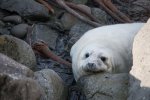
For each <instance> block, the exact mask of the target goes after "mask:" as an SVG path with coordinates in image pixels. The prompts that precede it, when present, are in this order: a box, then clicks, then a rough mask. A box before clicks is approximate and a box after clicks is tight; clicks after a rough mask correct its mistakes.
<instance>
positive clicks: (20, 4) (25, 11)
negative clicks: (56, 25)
mask: <svg viewBox="0 0 150 100" xmlns="http://www.w3.org/2000/svg"><path fill="white" fill-rule="evenodd" d="M0 8H1V9H5V10H8V11H10V12H17V13H18V14H19V15H21V16H25V17H27V18H30V19H33V20H35V19H38V20H47V19H48V17H49V15H48V10H47V9H46V8H45V7H44V6H43V5H41V4H39V3H37V2H36V1H34V0H0Z"/></svg>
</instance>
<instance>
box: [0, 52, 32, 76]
mask: <svg viewBox="0 0 150 100" xmlns="http://www.w3.org/2000/svg"><path fill="white" fill-rule="evenodd" d="M0 74H7V75H9V76H11V77H12V78H14V79H15V78H22V77H33V75H34V73H33V72H32V71H31V70H30V69H29V68H27V67H26V66H24V65H22V64H20V63H18V62H16V61H14V60H13V59H11V58H9V57H7V56H6V55H3V54H1V53H0Z"/></svg>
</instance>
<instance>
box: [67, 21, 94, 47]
mask: <svg viewBox="0 0 150 100" xmlns="http://www.w3.org/2000/svg"><path fill="white" fill-rule="evenodd" d="M92 28H94V27H92V26H90V25H88V24H86V23H84V22H82V21H78V22H77V23H76V24H75V25H74V26H73V27H72V28H71V30H70V32H69V36H70V40H69V42H68V46H69V48H71V46H72V45H73V44H74V43H75V42H76V41H77V40H78V39H79V38H80V37H81V36H82V35H83V34H84V33H85V32H87V31H88V30H90V29H92Z"/></svg>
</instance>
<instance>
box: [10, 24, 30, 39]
mask: <svg viewBox="0 0 150 100" xmlns="http://www.w3.org/2000/svg"><path fill="white" fill-rule="evenodd" d="M27 29H28V24H18V25H16V26H14V27H13V28H12V29H11V34H12V35H14V36H15V37H18V38H24V37H25V36H26V34H27V31H28V30H27Z"/></svg>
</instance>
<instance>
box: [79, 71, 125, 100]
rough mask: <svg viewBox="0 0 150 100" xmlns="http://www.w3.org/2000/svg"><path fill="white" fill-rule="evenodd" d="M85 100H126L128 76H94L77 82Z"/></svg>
mask: <svg viewBox="0 0 150 100" xmlns="http://www.w3.org/2000/svg"><path fill="white" fill-rule="evenodd" d="M78 85H79V86H80V87H81V88H82V91H83V92H84V94H85V96H86V100H127V94H128V74H126V73H121V74H109V73H108V74H107V73H105V74H102V73H100V74H95V75H90V76H85V77H82V78H81V79H80V80H79V81H78Z"/></svg>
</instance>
